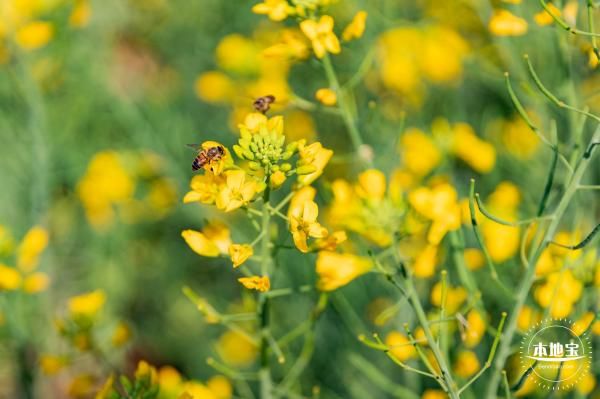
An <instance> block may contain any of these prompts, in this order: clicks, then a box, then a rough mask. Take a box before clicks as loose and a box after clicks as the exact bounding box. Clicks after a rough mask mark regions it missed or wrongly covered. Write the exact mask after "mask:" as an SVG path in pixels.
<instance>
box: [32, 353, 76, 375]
mask: <svg viewBox="0 0 600 399" xmlns="http://www.w3.org/2000/svg"><path fill="white" fill-rule="evenodd" d="M39 362H40V368H41V369H42V372H43V373H44V374H46V375H54V374H56V373H58V372H59V371H61V370H62V369H63V368H64V367H65V366H66V365H67V364H68V363H69V362H68V359H67V358H65V357H63V356H55V355H48V354H44V355H41V356H40V360H39Z"/></svg>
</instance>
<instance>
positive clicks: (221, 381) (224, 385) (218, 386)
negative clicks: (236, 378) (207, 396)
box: [200, 375, 233, 399]
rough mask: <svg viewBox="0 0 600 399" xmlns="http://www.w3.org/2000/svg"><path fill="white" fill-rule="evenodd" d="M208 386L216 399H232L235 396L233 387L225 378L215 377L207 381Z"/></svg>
mask: <svg viewBox="0 0 600 399" xmlns="http://www.w3.org/2000/svg"><path fill="white" fill-rule="evenodd" d="M206 386H207V387H208V389H210V390H211V392H212V393H213V395H215V397H216V399H230V398H231V397H232V396H233V387H232V386H231V382H230V381H229V379H227V377H225V376H222V375H215V376H213V377H210V378H209V379H208V381H206ZM200 399H202V398H200Z"/></svg>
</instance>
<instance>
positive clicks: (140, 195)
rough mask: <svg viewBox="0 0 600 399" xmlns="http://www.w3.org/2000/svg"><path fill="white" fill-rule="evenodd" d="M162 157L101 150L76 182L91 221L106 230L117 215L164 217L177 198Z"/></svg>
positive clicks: (129, 218) (133, 218) (130, 220)
mask: <svg viewBox="0 0 600 399" xmlns="http://www.w3.org/2000/svg"><path fill="white" fill-rule="evenodd" d="M163 168H164V161H163V159H162V158H161V157H160V156H158V155H157V154H155V153H152V152H117V151H101V152H99V153H97V154H95V155H94V157H93V158H92V159H91V160H90V162H89V164H88V168H87V171H86V173H85V175H84V176H83V177H82V178H81V180H80V181H79V183H78V185H77V194H78V195H79V199H80V200H81V202H82V204H83V206H84V208H85V212H86V216H87V218H88V220H89V222H90V224H91V225H92V226H93V227H94V228H96V229H98V230H106V229H107V228H109V227H110V226H111V225H112V224H113V223H114V221H115V219H116V218H117V215H118V216H119V217H120V219H121V220H123V221H125V222H126V223H136V222H139V221H141V220H143V219H157V218H162V217H164V216H165V215H166V214H167V213H168V212H169V211H170V210H171V208H172V207H173V205H174V204H175V202H176V199H177V194H176V191H175V185H174V183H173V182H172V181H171V180H170V179H169V178H167V177H166V176H164V172H163Z"/></svg>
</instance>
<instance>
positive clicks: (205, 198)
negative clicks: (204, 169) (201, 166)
mask: <svg viewBox="0 0 600 399" xmlns="http://www.w3.org/2000/svg"><path fill="white" fill-rule="evenodd" d="M225 181H226V179H225V176H224V175H223V174H221V175H219V176H215V175H214V174H213V173H210V172H208V173H204V174H201V175H195V176H194V177H192V180H191V182H190V187H191V189H192V191H189V192H188V193H187V194H186V195H185V196H184V197H183V202H184V203H186V204H187V203H190V202H200V203H202V204H214V203H215V201H216V200H217V196H218V195H219V191H220V189H221V186H223V185H225Z"/></svg>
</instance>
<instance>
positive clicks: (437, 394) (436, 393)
mask: <svg viewBox="0 0 600 399" xmlns="http://www.w3.org/2000/svg"><path fill="white" fill-rule="evenodd" d="M421 399H448V394H446V393H445V392H444V391H441V390H439V389H426V390H425V392H423V395H422V396H421Z"/></svg>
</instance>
